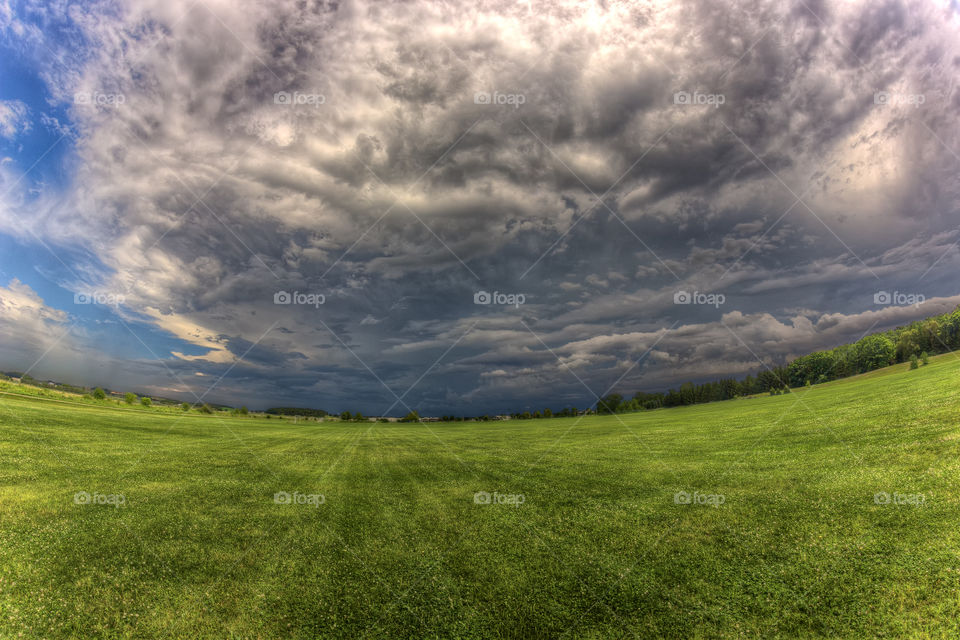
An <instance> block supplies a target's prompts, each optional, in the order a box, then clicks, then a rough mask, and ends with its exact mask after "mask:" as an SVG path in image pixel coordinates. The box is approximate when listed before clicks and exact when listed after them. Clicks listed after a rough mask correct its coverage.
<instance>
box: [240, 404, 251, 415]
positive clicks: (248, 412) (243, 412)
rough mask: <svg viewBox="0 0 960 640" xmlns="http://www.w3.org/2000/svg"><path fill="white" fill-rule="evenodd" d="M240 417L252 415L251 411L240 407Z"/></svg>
mask: <svg viewBox="0 0 960 640" xmlns="http://www.w3.org/2000/svg"><path fill="white" fill-rule="evenodd" d="M240 415H242V416H246V415H250V410H249V409H247V408H246V407H245V406H244V407H240Z"/></svg>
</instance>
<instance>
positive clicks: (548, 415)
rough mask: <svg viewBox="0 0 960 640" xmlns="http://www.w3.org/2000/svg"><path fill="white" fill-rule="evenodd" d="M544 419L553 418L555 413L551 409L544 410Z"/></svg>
mask: <svg viewBox="0 0 960 640" xmlns="http://www.w3.org/2000/svg"><path fill="white" fill-rule="evenodd" d="M543 417H544V418H552V417H553V411H550V409H549V408H547V409H544V410H543Z"/></svg>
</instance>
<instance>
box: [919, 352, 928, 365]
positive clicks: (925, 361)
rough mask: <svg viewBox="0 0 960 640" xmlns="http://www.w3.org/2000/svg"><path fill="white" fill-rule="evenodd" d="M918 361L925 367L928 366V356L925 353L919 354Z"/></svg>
mask: <svg viewBox="0 0 960 640" xmlns="http://www.w3.org/2000/svg"><path fill="white" fill-rule="evenodd" d="M920 361H921V362H922V363H923V364H925V365H926V364H930V356H928V355H927V352H926V351H924V352H923V353H921V354H920Z"/></svg>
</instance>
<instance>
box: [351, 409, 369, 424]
mask: <svg viewBox="0 0 960 640" xmlns="http://www.w3.org/2000/svg"><path fill="white" fill-rule="evenodd" d="M353 420H354V422H366V421H367V419H366V418H364V417H363V414H362V413H360V412H359V411H357V412H356V413H355V414H353Z"/></svg>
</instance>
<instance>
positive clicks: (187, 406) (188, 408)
mask: <svg viewBox="0 0 960 640" xmlns="http://www.w3.org/2000/svg"><path fill="white" fill-rule="evenodd" d="M180 408H181V409H183V410H184V411H190V405H189V403H186V402H184V403H183V404H182V405H180Z"/></svg>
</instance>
